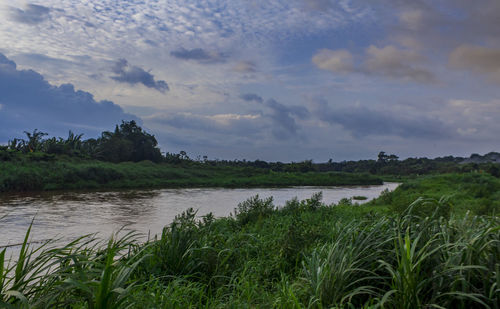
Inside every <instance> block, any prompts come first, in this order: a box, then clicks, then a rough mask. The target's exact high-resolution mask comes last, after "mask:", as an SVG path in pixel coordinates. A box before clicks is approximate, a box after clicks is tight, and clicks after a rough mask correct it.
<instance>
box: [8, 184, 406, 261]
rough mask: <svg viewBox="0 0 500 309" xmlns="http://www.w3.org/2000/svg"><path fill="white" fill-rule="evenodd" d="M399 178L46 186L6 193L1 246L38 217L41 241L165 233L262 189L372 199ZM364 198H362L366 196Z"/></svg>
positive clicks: (36, 233)
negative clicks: (341, 182)
mask: <svg viewBox="0 0 500 309" xmlns="http://www.w3.org/2000/svg"><path fill="white" fill-rule="evenodd" d="M397 186H398V184H397V183H385V184H384V185H377V186H349V187H290V188H251V189H224V188H198V189H155V190H120V191H105V192H101V191H93V192H87V191H85V192H84V191H78V192H41V193H28V194H26V193H25V194H7V195H5V194H3V195H0V247H6V246H7V247H8V248H9V249H8V250H9V251H12V252H15V251H17V250H19V249H17V250H16V247H17V248H18V246H17V244H19V243H22V241H23V239H24V236H25V233H26V231H27V229H28V227H29V225H30V223H31V222H32V220H33V226H32V231H31V235H32V236H31V238H30V242H32V243H41V242H44V241H46V240H48V239H58V240H57V241H56V244H66V243H68V242H69V241H71V240H73V239H76V238H77V237H79V236H82V235H85V234H91V233H98V236H99V237H101V238H107V237H109V236H110V235H111V234H112V233H113V232H116V231H118V230H119V229H121V228H123V229H124V230H134V231H137V232H140V233H141V234H142V235H144V236H143V237H144V239H146V237H147V235H148V233H149V234H150V235H154V234H158V233H161V230H162V228H163V227H164V226H165V225H168V224H169V223H170V222H172V220H173V219H174V217H175V216H176V215H178V214H180V213H182V212H183V211H185V210H186V209H188V208H190V207H192V208H194V209H195V210H197V215H198V216H202V215H205V214H207V213H209V212H212V213H213V214H214V215H215V216H219V217H220V216H228V215H230V213H231V212H234V209H235V208H236V207H237V205H238V203H240V202H242V201H244V200H246V199H248V198H250V197H252V196H255V195H257V194H258V195H259V196H260V197H262V198H265V197H269V196H272V197H273V198H274V204H275V205H276V206H283V205H284V204H285V202H286V201H287V200H290V199H292V198H294V197H297V198H298V199H305V198H310V197H311V195H312V194H314V193H316V192H319V191H321V192H323V202H324V203H327V204H332V203H337V202H338V201H339V200H340V199H342V198H351V197H353V196H366V197H367V198H368V199H367V200H366V201H369V200H371V199H373V198H375V197H377V196H379V195H380V193H381V192H382V191H383V190H385V189H389V190H393V189H395V188H396V187H397ZM366 201H360V202H366Z"/></svg>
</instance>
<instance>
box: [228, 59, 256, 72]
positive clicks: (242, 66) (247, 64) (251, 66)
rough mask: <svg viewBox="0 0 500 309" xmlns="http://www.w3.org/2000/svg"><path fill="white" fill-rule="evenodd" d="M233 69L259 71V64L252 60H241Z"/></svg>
mask: <svg viewBox="0 0 500 309" xmlns="http://www.w3.org/2000/svg"><path fill="white" fill-rule="evenodd" d="M233 70H234V71H236V72H239V73H254V72H256V71H257V66H256V65H255V63H253V62H252V61H240V62H238V63H237V64H236V65H235V66H234V67H233Z"/></svg>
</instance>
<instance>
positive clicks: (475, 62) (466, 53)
mask: <svg viewBox="0 0 500 309" xmlns="http://www.w3.org/2000/svg"><path fill="white" fill-rule="evenodd" d="M449 63H450V65H451V66H452V67H455V68H458V69H465V70H471V71H475V72H479V73H483V74H487V75H489V76H491V77H492V78H493V79H494V80H496V81H497V82H500V48H488V47H483V46H470V45H462V46H459V47H457V48H456V49H454V50H453V51H452V52H451V54H450V57H449Z"/></svg>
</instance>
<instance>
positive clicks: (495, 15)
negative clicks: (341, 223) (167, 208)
mask: <svg viewBox="0 0 500 309" xmlns="http://www.w3.org/2000/svg"><path fill="white" fill-rule="evenodd" d="M0 18H1V19H2V23H0V143H1V142H6V141H7V140H8V139H9V138H12V137H17V136H20V135H22V131H24V130H33V129H34V128H38V129H40V130H42V131H45V132H49V133H50V134H52V135H66V134H67V131H68V130H70V129H71V130H73V131H76V132H83V133H85V134H86V136H87V137H91V136H96V135H97V134H98V133H99V132H100V131H102V130H107V129H110V128H112V127H113V126H114V125H115V124H116V123H119V122H120V121H121V120H128V119H137V120H138V121H140V122H141V123H142V124H143V125H144V126H145V127H146V128H147V129H148V130H149V131H151V132H152V133H153V134H155V136H156V137H157V138H158V140H159V142H160V145H161V147H162V150H163V151H168V152H178V151H180V150H185V151H187V152H188V153H189V154H190V155H191V156H196V155H208V156H209V157H210V158H224V159H235V158H240V159H242V158H246V159H251V160H253V159H257V158H259V159H265V160H281V161H291V160H294V161H297V160H303V159H314V160H315V161H324V160H328V159H329V158H333V159H334V160H344V159H362V158H375V157H376V155H377V153H378V152H379V151H385V152H388V153H396V154H397V155H399V156H400V157H408V156H429V157H434V156H441V155H449V154H453V155H470V154H471V153H474V152H479V153H484V152H488V151H500V145H499V141H498V137H497V134H496V132H498V130H499V129H500V125H499V124H498V121H497V119H500V91H499V90H498V89H499V87H500V2H499V1H497V0H478V1H470V0H442V1H432V0H379V1H362V0H342V1H337V0H335V1H334V0H276V1H267V2H266V1H248V0H234V1H225V0H204V1H200V0H198V1H195V0H182V1H181V0H173V1H167V2H165V1H153V0H144V1H131V0H124V1H112V0H104V1H103V0H99V1H98V0H86V1H83V0H44V1H35V0H28V1H17V0H5V1H2V2H1V3H0ZM79 89H81V90H79Z"/></svg>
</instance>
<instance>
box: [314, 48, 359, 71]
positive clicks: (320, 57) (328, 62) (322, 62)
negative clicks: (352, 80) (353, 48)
mask: <svg viewBox="0 0 500 309" xmlns="http://www.w3.org/2000/svg"><path fill="white" fill-rule="evenodd" d="M312 62H313V63H314V64H315V65H316V66H317V67H318V68H320V69H322V70H328V71H332V72H341V73H344V72H345V73H349V72H353V71H354V65H353V59H352V55H351V53H350V52H349V51H348V50H345V49H339V50H330V49H321V50H320V51H319V52H318V53H316V54H315V55H314V56H313V58H312Z"/></svg>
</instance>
